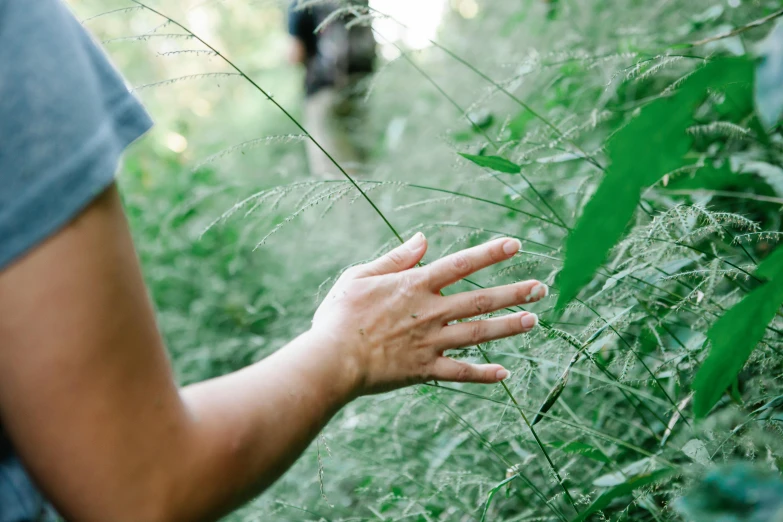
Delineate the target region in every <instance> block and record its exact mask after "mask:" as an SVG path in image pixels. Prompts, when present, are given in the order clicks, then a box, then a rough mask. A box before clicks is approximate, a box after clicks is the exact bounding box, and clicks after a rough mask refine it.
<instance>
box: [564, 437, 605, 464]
mask: <svg viewBox="0 0 783 522" xmlns="http://www.w3.org/2000/svg"><path fill="white" fill-rule="evenodd" d="M550 446H553V447H555V448H559V449H560V451H562V452H563V453H566V454H569V455H582V456H583V457H587V458H588V459H593V460H597V461H598V462H603V463H605V464H609V463H610V462H611V460H610V459H609V457H607V456H606V454H605V453H604V452H603V451H601V450H599V449H598V448H594V447H593V446H590V445H589V444H585V443H584V442H579V441H574V442H569V443H568V444H566V443H565V442H563V441H555V442H552V443H550Z"/></svg>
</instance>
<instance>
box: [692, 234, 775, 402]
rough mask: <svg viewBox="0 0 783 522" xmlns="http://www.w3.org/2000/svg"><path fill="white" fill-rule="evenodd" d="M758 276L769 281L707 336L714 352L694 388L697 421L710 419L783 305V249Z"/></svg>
mask: <svg viewBox="0 0 783 522" xmlns="http://www.w3.org/2000/svg"><path fill="white" fill-rule="evenodd" d="M756 275H757V276H759V277H763V278H765V279H768V281H767V282H766V283H764V284H763V285H761V286H760V287H758V288H756V289H755V290H753V291H752V292H751V293H749V294H748V295H746V296H745V298H744V299H743V300H742V301H740V302H739V303H737V304H736V305H734V306H733V307H732V308H731V309H730V310H729V311H728V312H726V313H725V314H723V317H721V318H720V319H718V320H717V321H715V324H713V325H712V328H710V330H709V332H707V337H708V338H709V339H710V341H711V342H712V348H711V349H710V353H709V355H708V356H707V358H706V359H705V360H704V363H702V365H701V368H699V371H698V372H697V373H696V377H694V379H693V385H692V388H693V389H694V391H695V392H696V394H695V395H694V397H693V412H694V413H695V414H696V416H697V417H704V416H705V415H707V413H709V411H710V410H711V409H712V407H713V406H715V403H716V402H718V399H720V398H721V395H723V392H725V391H726V388H728V387H729V386H731V384H732V382H734V380H735V379H736V378H737V374H739V372H740V370H742V367H743V366H745V362H746V361H747V360H748V357H750V354H751V353H752V352H753V350H754V349H755V348H756V345H757V344H758V343H759V341H761V339H762V338H763V337H764V330H765V329H766V327H767V325H768V324H769V323H770V322H771V321H772V319H773V318H774V317H775V314H776V313H777V311H778V308H779V307H780V305H781V304H783V247H778V248H777V249H775V251H774V252H772V254H770V255H769V256H768V257H767V258H766V259H765V260H764V261H763V262H762V263H761V264H760V265H759V267H758V269H757V270H756Z"/></svg>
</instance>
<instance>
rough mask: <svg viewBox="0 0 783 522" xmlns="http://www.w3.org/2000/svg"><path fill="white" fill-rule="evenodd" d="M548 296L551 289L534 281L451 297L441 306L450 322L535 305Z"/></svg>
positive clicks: (443, 299)
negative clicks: (511, 307) (517, 306)
mask: <svg viewBox="0 0 783 522" xmlns="http://www.w3.org/2000/svg"><path fill="white" fill-rule="evenodd" d="M548 294H549V288H547V286H546V285H545V284H544V283H542V282H540V281H536V280H534V279H533V280H530V281H522V282H520V283H514V284H510V285H505V286H497V287H494V288H485V289H482V290H474V291H472V292H463V293H459V294H455V295H450V296H447V297H444V298H442V299H441V302H440V305H439V306H440V307H442V308H443V309H444V310H445V313H444V314H442V316H443V318H444V319H445V320H446V321H447V322H448V321H453V320H455V319H465V318H467V317H473V316H476V315H480V314H486V313H488V312H494V311H496V310H500V309H502V308H506V307H508V306H515V305H520V304H524V303H534V302H536V301H538V300H539V299H543V298H544V297H546V296H547V295H548Z"/></svg>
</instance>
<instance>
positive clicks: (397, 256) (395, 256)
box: [386, 250, 405, 267]
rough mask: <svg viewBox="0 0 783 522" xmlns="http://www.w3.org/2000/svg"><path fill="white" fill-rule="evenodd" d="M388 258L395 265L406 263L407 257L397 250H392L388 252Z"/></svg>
mask: <svg viewBox="0 0 783 522" xmlns="http://www.w3.org/2000/svg"><path fill="white" fill-rule="evenodd" d="M386 259H388V260H389V261H390V262H391V263H392V264H393V265H394V266H398V267H399V266H402V265H403V264H404V263H405V257H404V256H403V255H402V254H401V253H400V252H399V251H397V250H392V251H391V252H389V253H388V254H386Z"/></svg>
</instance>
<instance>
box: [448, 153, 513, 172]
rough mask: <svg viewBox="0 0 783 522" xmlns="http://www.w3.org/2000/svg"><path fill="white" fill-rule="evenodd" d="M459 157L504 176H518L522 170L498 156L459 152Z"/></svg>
mask: <svg viewBox="0 0 783 522" xmlns="http://www.w3.org/2000/svg"><path fill="white" fill-rule="evenodd" d="M459 155H460V156H462V157H463V158H465V159H468V160H470V161H472V162H473V163H475V164H476V165H478V166H479V167H485V168H488V169H492V170H496V171H498V172H505V173H506V174H519V172H520V171H521V170H522V167H520V166H519V165H517V164H516V163H513V162H511V161H508V160H507V159H506V158H501V157H500V156H474V155H473V154H464V153H462V152H460V153H459Z"/></svg>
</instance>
